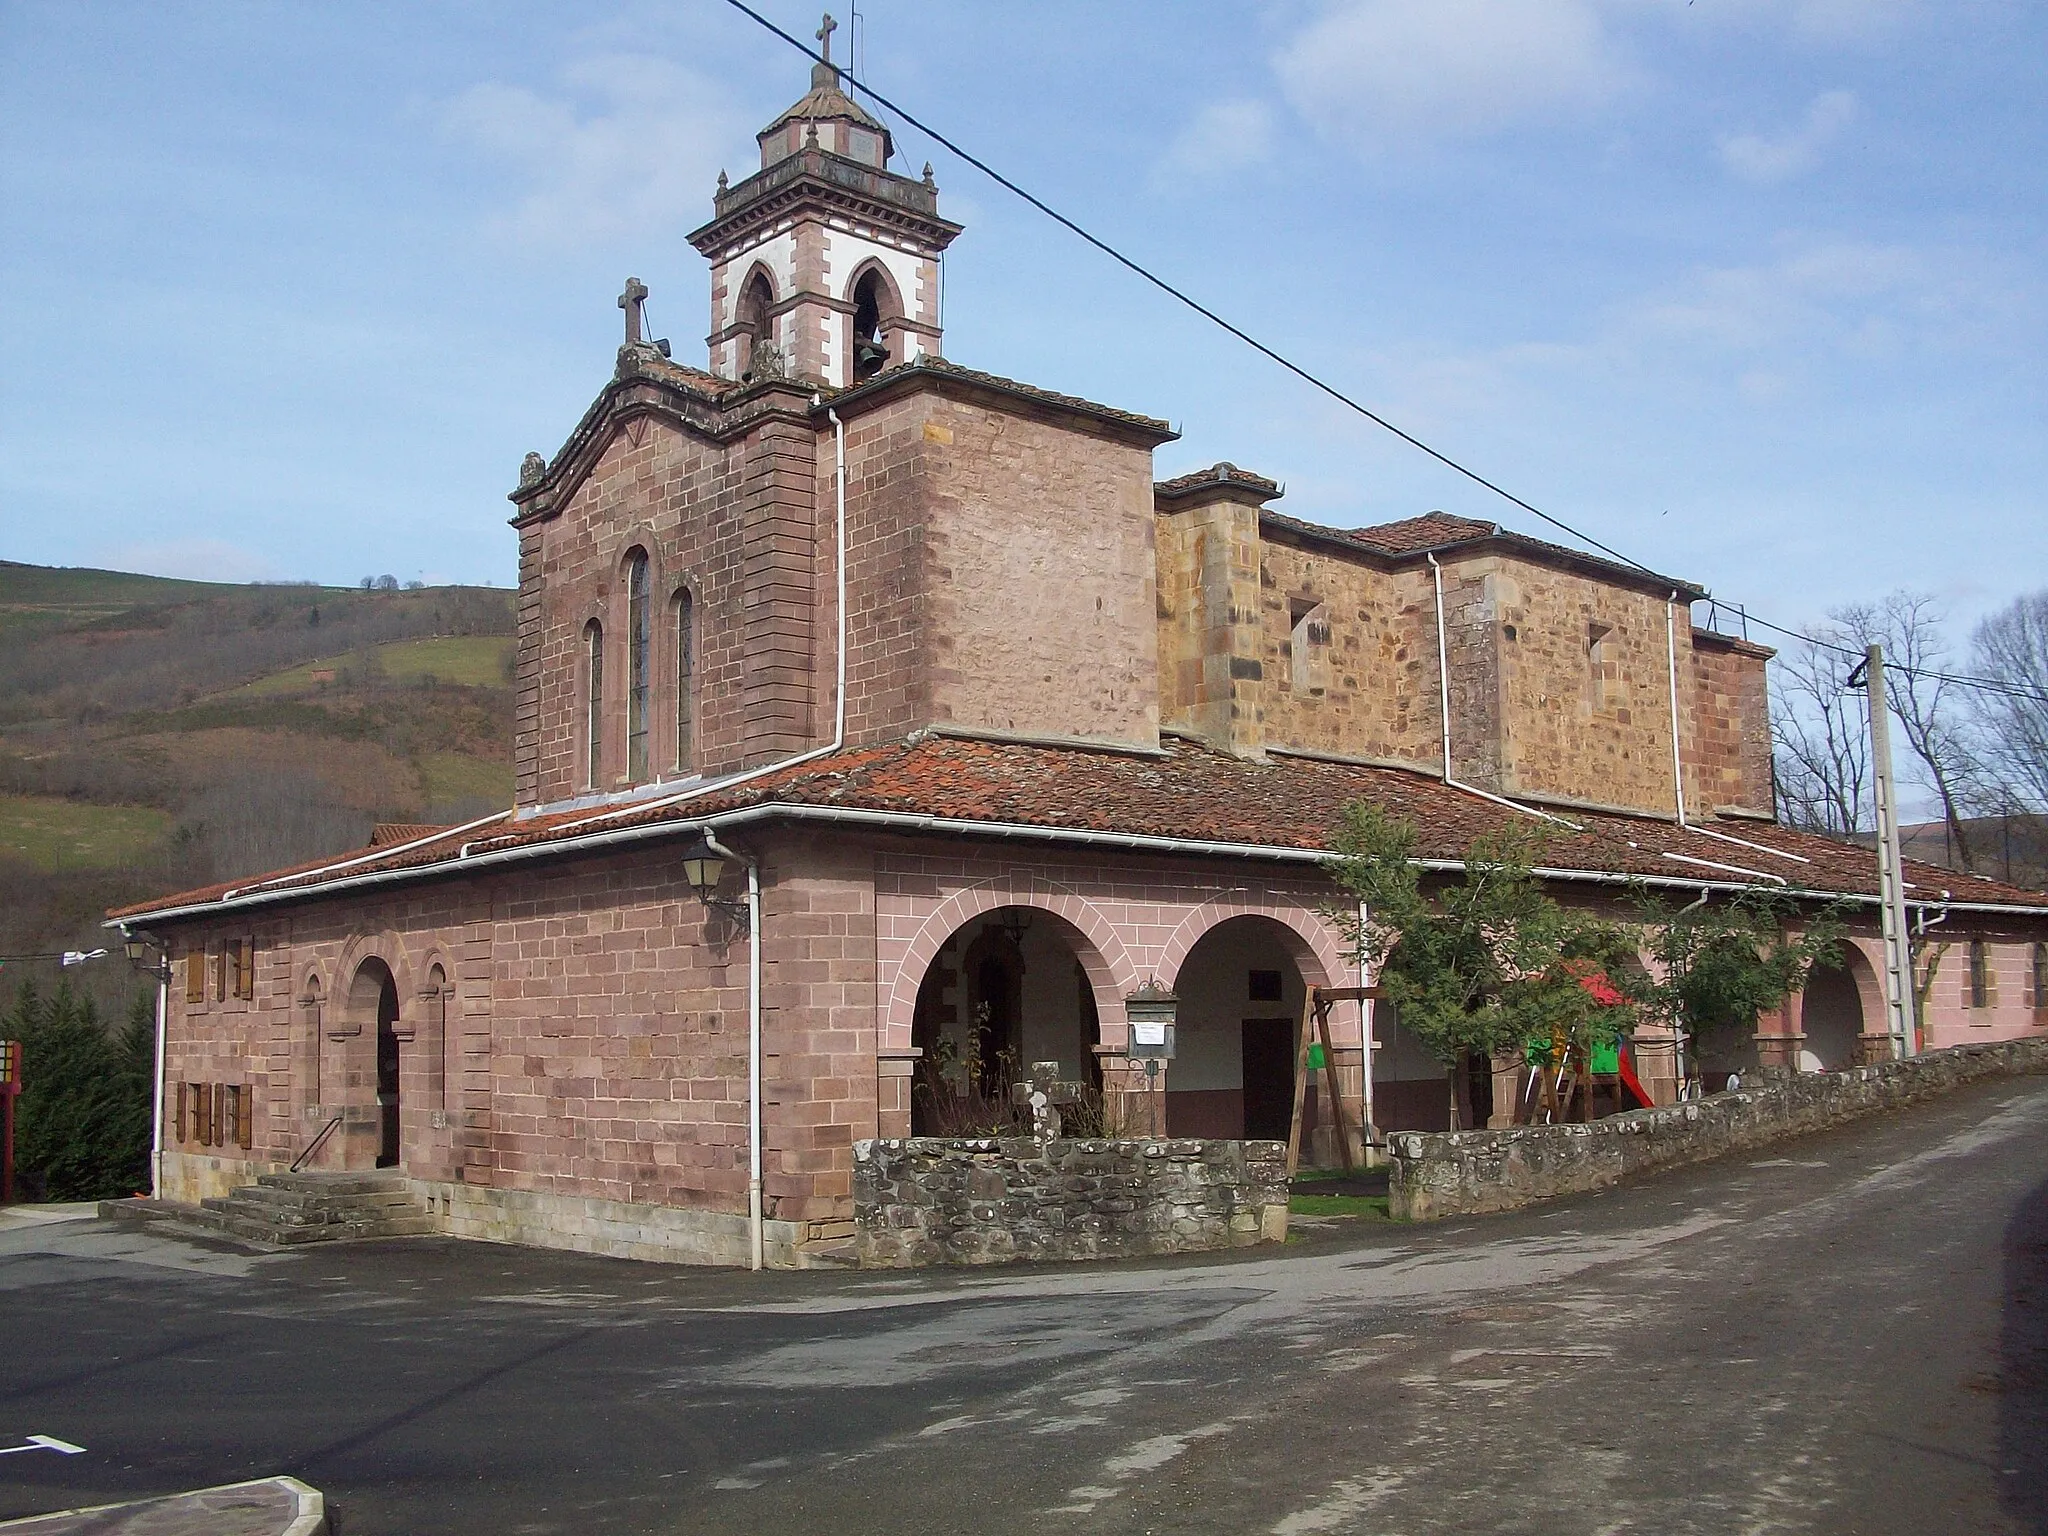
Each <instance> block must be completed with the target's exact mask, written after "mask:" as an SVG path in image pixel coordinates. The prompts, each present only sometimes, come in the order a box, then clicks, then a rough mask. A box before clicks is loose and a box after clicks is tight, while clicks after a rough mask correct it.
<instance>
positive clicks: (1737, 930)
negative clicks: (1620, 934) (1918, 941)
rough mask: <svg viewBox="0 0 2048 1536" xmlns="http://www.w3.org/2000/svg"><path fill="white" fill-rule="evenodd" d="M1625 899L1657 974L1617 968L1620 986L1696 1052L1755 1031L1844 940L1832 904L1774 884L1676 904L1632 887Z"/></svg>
mask: <svg viewBox="0 0 2048 1536" xmlns="http://www.w3.org/2000/svg"><path fill="white" fill-rule="evenodd" d="M1630 901H1631V904H1632V905H1633V906H1634V908H1635V910H1636V913H1637V915H1638V917H1639V919H1640V925H1639V932H1640V935H1641V940H1642V945H1643V949H1644V951H1645V952H1646V953H1647V954H1648V955H1649V956H1650V957H1651V959H1652V960H1653V961H1654V962H1655V963H1656V970H1657V972H1658V974H1655V975H1652V974H1650V973H1648V972H1645V971H1642V970H1640V969H1637V970H1635V971H1634V972H1632V973H1631V974H1628V975H1626V976H1624V977H1623V990H1624V991H1625V992H1627V993H1628V994H1629V995H1630V997H1631V998H1632V999H1633V1000H1634V1002H1635V1003H1636V1005H1637V1006H1638V1007H1639V1008H1640V1009H1641V1011H1642V1013H1643V1014H1644V1015H1645V1016H1646V1017H1648V1018H1651V1019H1654V1020H1657V1021H1658V1022H1660V1023H1662V1024H1664V1025H1666V1026H1667V1027H1669V1028H1670V1029H1672V1030H1673V1031H1674V1033H1675V1034H1676V1035H1677V1036H1678V1038H1679V1039H1680V1040H1681V1041H1682V1043H1683V1045H1684V1047H1685V1050H1686V1054H1687V1056H1688V1057H1689V1058H1691V1059H1694V1060H1696V1059H1697V1052H1698V1049H1699V1046H1700V1044H1701V1042H1703V1041H1705V1040H1710V1039H1713V1038H1715V1037H1716V1036H1720V1037H1723V1038H1725V1037H1726V1036H1727V1035H1729V1034H1730V1033H1740V1032H1747V1031H1752V1030H1754V1029H1755V1028H1756V1021H1757V1016H1758V1015H1759V1014H1761V1013H1764V1012H1767V1011H1769V1010H1770V1009H1773V1008H1777V1007H1779V1006H1781V1005H1782V1004H1783V1003H1784V1001H1785V999H1786V998H1787V997H1789V996H1791V995H1792V994H1793V993H1794V992H1797V991H1800V990H1801V989H1803V988H1804V987H1805V985H1806V979H1807V977H1808V976H1809V975H1811V974H1812V972H1813V968H1814V967H1815V966H1816V965H1827V964H1831V963H1833V962H1834V961H1835V959H1836V958H1837V956H1838V955H1839V953H1840V949H1841V939H1842V933H1843V925H1842V920H1841V917H1840V916H1839V914H1838V913H1837V911H1836V910H1835V909H1834V908H1833V907H1827V908H1823V909H1822V910H1821V911H1820V912H1818V913H1802V912H1801V910H1800V907H1799V903H1798V902H1797V901H1795V900H1794V899H1793V898H1792V897H1790V896H1788V895H1785V894H1784V893H1782V892H1779V891H1770V890H1756V889H1752V890H1745V891H1739V892H1737V893H1735V894H1734V895H1732V896H1729V897H1726V898H1723V899H1719V900H1712V901H1704V902H1695V903H1693V904H1691V905H1689V906H1683V907H1677V906H1673V905H1672V904H1671V903H1669V902H1667V901H1664V900H1662V899H1661V898H1659V897H1657V896H1655V895H1653V894H1652V893H1651V892H1650V891H1648V890H1647V889H1645V888H1642V887H1638V888H1637V889H1636V890H1634V891H1633V892H1632V893H1631V895H1630ZM1795 925H1796V926H1797V928H1798V929H1799V931H1798V932H1797V934H1796V935H1795V933H1794V932H1793V928H1794V927H1795Z"/></svg>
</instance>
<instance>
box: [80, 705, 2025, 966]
mask: <svg viewBox="0 0 2048 1536" xmlns="http://www.w3.org/2000/svg"><path fill="white" fill-rule="evenodd" d="M1354 800H1367V801H1371V802H1372V803H1374V804H1377V805H1380V806H1382V807H1383V808H1384V809H1386V810H1387V811H1389V812H1390V813H1392V814H1394V815H1397V816H1400V817H1403V818H1405V819H1406V820H1408V821H1409V822H1411V823H1412V824H1414V825H1415V826H1416V828H1417V829H1418V831H1419V833H1420V835H1421V842H1420V844H1419V845H1418V848H1417V855H1418V857H1419V858H1420V859H1421V861H1422V862H1423V863H1424V864H1425V865H1426V866H1427V867H1430V868H1435V869H1455V868H1457V867H1460V861H1461V859H1462V856H1463V854H1464V851H1465V849H1466V848H1467V847H1469V845H1470V844H1471V841H1472V839H1473V838H1474V837H1476V836H1478V835H1479V834H1480V833H1482V832H1484V831H1487V830H1489V829H1491V828H1494V827H1497V826H1499V825H1501V824H1503V823H1507V822H1513V823H1521V822H1522V820H1523V813H1521V812H1517V811H1515V810H1512V809H1509V808H1507V807H1504V806H1500V805H1496V804H1493V803H1491V802H1489V801H1486V800H1482V799H1480V798H1478V797H1477V796H1474V795H1470V794H1467V793H1465V792H1463V791H1461V790H1458V789H1455V788H1452V787H1450V786H1448V785H1445V784H1443V783H1442V782H1440V781H1439V780H1437V779H1434V778H1431V777H1429V776H1427V775H1425V774H1421V773H1417V772H1413V771H1410V770H1406V769H1395V768H1367V767H1360V766H1355V765H1351V764H1337V763H1324V762H1316V761H1310V760H1301V759H1277V758H1276V759H1273V760H1271V761H1268V762H1249V761H1245V760H1242V759H1239V758H1235V757H1232V756H1229V755H1228V754H1225V753H1221V752H1216V751H1213V750H1211V749H1209V748H1207V747H1201V746H1197V745H1193V744H1188V743H1181V742H1170V743H1169V744H1168V747H1167V750H1166V752H1165V753H1164V755H1163V756H1160V757H1152V756H1141V757H1134V756H1131V755H1128V754H1125V753H1117V752H1106V751H1097V750H1090V749H1085V748H1074V747H1055V746H1032V745H1021V744H1017V743H1008V742H991V741H982V740H976V739H971V738H959V737H951V736H938V735H932V734H923V735H918V736H913V737H911V738H909V739H908V740H905V741H900V742H893V743H889V744H887V745H881V746H873V747H859V748H851V749H848V750H846V751H844V752H840V753H837V754H835V755H833V756H831V757H828V758H822V759H819V760H817V761H815V762H811V763H807V764H803V765H800V766H798V767H794V768H791V769H789V770H787V771H785V772H783V773H779V774H775V773H771V774H768V775H765V776H763V777H761V778H758V779H755V780H753V781H752V782H750V783H747V784H745V785H741V786H736V787H734V788H732V789H730V790H721V789H720V788H718V787H717V786H711V787H710V788H709V790H708V791H707V792H705V793H702V794H701V795H700V796H698V797H697V798H695V799H692V800H688V801H683V802H680V803H676V804H662V803H660V802H656V803H653V804H650V805H646V806H640V807H628V808H621V809H620V810H618V811H616V812H614V813H610V814H603V813H594V812H591V811H588V810H585V811H580V812H564V813H559V814H556V815H553V816H547V817H536V818H534V819H533V820H531V821H527V822H522V823H519V824H518V825H517V827H516V828H511V827H509V826H508V824H507V822H509V818H508V819H507V822H500V823H494V824H490V825H486V826H480V827H471V828H467V829H456V830H452V831H450V832H449V833H447V834H444V835H443V836H441V837H440V838H438V839H436V840H433V841H428V842H421V843H418V844H415V845H413V846H410V847H404V848H400V849H394V850H393V851H392V852H391V853H390V854H388V855H380V854H377V853H376V852H374V851H372V852H371V853H370V854H368V855H357V856H355V857H354V858H352V859H351V860H349V861H347V864H346V868H340V869H338V868H336V864H337V861H334V860H327V861H323V862H322V863H320V864H316V865H309V866H302V867H301V868H300V869H298V870H296V871H291V870H288V871H282V872H280V873H278V874H276V875H272V876H268V877H259V878H256V879H250V880H244V881H240V882H236V883H233V884H221V885H216V886H210V887H207V888H205V889H202V890H196V891H187V892H184V893H182V894H179V895H176V896H166V897H162V898H159V899H158V900H155V901H151V902H143V903H138V904H136V905H134V906H130V907H125V908H121V909H119V910H117V911H115V912H113V913H110V914H109V917H110V920H111V921H113V922H114V923H115V924H117V925H119V924H131V925H138V926H139V925H147V924H150V923H161V922H172V921H179V920H189V919H195V918H203V917H206V916H208V915H211V914H214V913H219V912H225V911H236V910H243V909H248V908H252V907H258V906H268V905H273V904H277V903H283V902H294V901H306V900H314V899H321V898H325V897H329V896H336V895H341V894H344V893H346V892H348V891H352V890H359V889H362V888H365V887H368V886H381V885H389V884H392V883H396V882H410V881H414V880H429V879H438V878H463V877H467V876H469V875H471V874H475V873H482V872H485V871H488V870H491V869H493V868H499V867H503V866H506V865H509V864H513V863H520V862H525V861H527V860H533V859H542V858H548V859H553V858H567V857H572V856H576V855H582V854H596V853H602V852H607V851H613V850H616V849H618V848H620V847H623V846H630V845H633V844H638V843H643V842H648V841H653V840H659V839H676V838H684V837H694V836H697V835H701V833H702V831H703V830H704V829H705V828H706V827H715V828H716V829H717V830H718V831H719V833H720V835H721V836H725V835H727V834H728V833H735V832H738V831H740V830H742V829H744V828H745V827H747V826H750V825H758V824H763V823H772V822H790V823H797V824H804V823H810V824H821V823H836V824H838V825H839V826H840V827H841V828H842V829H846V830H852V831H856V832H858V831H862V830H866V831H869V832H873V833H893V834H897V835H907V836H943V837H967V838H976V839H995V840H1005V839H1007V840H1012V841H1015V840H1020V839H1021V840H1029V841H1032V842H1037V843H1045V844H1051V845H1066V846H1069V847H1077V848H1079V847H1088V846H1094V847H1097V848H1102V847H1110V848H1115V849H1118V850H1121V851H1125V852H1130V853H1145V854H1155V855H1160V856H1166V857H1207V858H1218V857H1221V858H1242V859H1246V860H1250V861H1254V862H1265V863H1269V864H1274V865H1282V866H1294V867H1297V868H1298V867H1300V866H1302V865H1314V864H1318V863H1320V862H1322V861H1323V860H1324V859H1326V858H1327V857H1328V854H1327V851H1326V845H1327V840H1328V838H1329V835H1330V832H1331V829H1332V828H1334V827H1335V826H1336V825H1337V822H1338V819H1339V817H1340V816H1341V814H1342V811H1343V808H1344V806H1345V805H1347V804H1348V803H1350V802H1352V801H1354ZM1546 826H1547V827H1548V829H1549V832H1550V833H1551V837H1550V841H1549V843H1548V845H1547V847H1546V849H1545V852H1544V854H1543V868H1542V873H1543V874H1544V875H1545V876H1546V877H1547V878H1550V879H1554V880H1557V881H1559V882H1564V883H1568V884H1569V883H1580V884H1591V885H1596V886H1607V887H1613V886H1617V885H1623V884H1627V883H1629V882H1632V881H1641V882H1643V883H1645V884H1648V885H1653V886H1659V887H1664V888H1680V889H1684V890H1687V891H1697V890H1701V889H1708V890H1721V891H1728V890H1739V889H1746V888H1753V887H1759V886H1770V887H1772V888H1773V889H1782V890H1785V891H1787V892H1788V893H1790V894H1793V895H1797V896H1802V897H1809V898H1812V899H1815V900H1827V899H1832V898H1837V897H1840V898H1846V899H1848V900H1850V901H1852V902H1855V903H1858V904H1862V905H1874V904H1875V900H1876V897H1875V879H1874V873H1875V871H1874V865H1873V861H1872V857H1871V854H1870V852H1869V850H1868V849H1865V848H1860V847H1855V846H1853V845H1849V844H1844V843H1838V842H1835V841H1833V840H1832V839H1829V838H1823V837H1818V836H1815V835H1813V834H1810V833H1802V832H1795V831H1792V830H1790V829H1788V828H1784V827H1779V826H1775V825H1768V824H1766V825H1761V826H1760V825H1758V824H1756V823H1753V822H1728V823H1725V824H1723V823H1716V824H1715V826H1714V827H1713V828H1712V829H1711V830H1726V831H1729V832H1732V833H1734V834H1735V835H1738V836H1740V837H1742V838H1744V839H1746V840H1747V841H1748V842H1750V843H1752V844H1763V845H1765V846H1766V847H1767V848H1769V849H1772V850H1775V852H1765V851H1762V850H1758V849H1751V848H1745V847H1741V846H1738V845H1735V844H1731V843H1728V842H1725V841H1721V840H1719V839H1716V838H1712V837H1708V836H1705V835H1702V834H1701V832H1699V831H1698V830H1695V829H1691V828H1682V827H1679V826H1677V825H1676V824H1675V823H1673V822H1670V821H1659V820H1656V819H1653V818H1649V817H1631V816H1626V815H1619V814H1614V813H1598V812H1584V811H1574V812H1572V813H1571V814H1570V815H1569V816H1568V817H1559V818H1554V819H1553V820H1552V821H1550V822H1548V823H1546ZM1908 874H1909V876H1910V878H1911V880H1912V881H1913V884H1914V888H1913V890H1912V891H1910V892H1909V896H1908V900H1909V903H1910V904H1912V905H1915V906H1924V907H1935V908H1939V907H1948V908H1953V909H1955V910H1958V911H1975V912H1981V913H1995V914H2003V915H2006V916H2009V917H2017V918H2021V919H2025V920H2036V919H2038V920H2039V922H2038V926H2039V927H2040V929H2041V932H2042V933H2043V935H2044V936H2048V894H2044V893H2042V892H2034V891H2023V890H2019V889H2017V888H2015V887H2011V886H2006V885H2001V884H1999V883H1997V882H1995V881H1990V880H1984V879H1980V878H1978V877H1976V876H1971V875H1963V874H1958V873H1955V872H1952V871H1949V870H1944V869H1937V868H1934V867H1933V866H1929V865H1924V864H1917V863H1916V864H1910V865H1909V866H1908ZM1780 881H1782V882H1784V883H1783V885H1780V884H1779V882H1780Z"/></svg>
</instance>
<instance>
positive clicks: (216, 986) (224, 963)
mask: <svg viewBox="0 0 2048 1536" xmlns="http://www.w3.org/2000/svg"><path fill="white" fill-rule="evenodd" d="M213 1000H214V1001H215V1002H216V1003H224V1002H226V1001H227V1000H228V946H227V941H226V940H222V941H221V946H220V948H219V949H216V950H215V951H214V952H213Z"/></svg>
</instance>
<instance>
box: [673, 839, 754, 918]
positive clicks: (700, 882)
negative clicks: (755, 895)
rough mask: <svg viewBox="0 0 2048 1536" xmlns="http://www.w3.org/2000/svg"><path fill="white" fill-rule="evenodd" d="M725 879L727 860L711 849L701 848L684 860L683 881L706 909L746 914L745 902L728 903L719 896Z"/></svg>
mask: <svg viewBox="0 0 2048 1536" xmlns="http://www.w3.org/2000/svg"><path fill="white" fill-rule="evenodd" d="M724 878H725V860H724V859H722V858H720V857H719V856H718V855H717V854H715V853H712V852H711V851H710V850H709V849H705V848H700V849H698V850H697V851H696V852H695V853H693V854H691V855H690V856H689V857H688V858H686V859H684V860H683V879H684V881H685V882H686V883H687V884H688V885H689V887H690V889H691V891H693V892H694V893H695V894H696V897H697V899H698V900H699V901H701V902H702V903H704V905H705V907H706V908H707V909H708V910H710V911H714V912H724V913H727V914H733V915H738V914H744V913H745V912H746V910H747V904H746V903H745V902H744V901H728V900H724V899H721V898H720V896H719V894H718V884H719V882H720V881H721V880H723V879H724Z"/></svg>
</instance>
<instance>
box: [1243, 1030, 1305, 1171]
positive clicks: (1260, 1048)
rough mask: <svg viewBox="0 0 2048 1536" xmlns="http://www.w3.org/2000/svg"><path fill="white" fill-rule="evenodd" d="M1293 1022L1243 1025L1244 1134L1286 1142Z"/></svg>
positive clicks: (1290, 1113)
mask: <svg viewBox="0 0 2048 1536" xmlns="http://www.w3.org/2000/svg"><path fill="white" fill-rule="evenodd" d="M1294 1043H1295V1042H1294V1020H1292V1019H1246V1020H1245V1021H1244V1134H1245V1136H1246V1138H1247V1139H1249V1140H1253V1141H1285V1140H1286V1139H1287V1131H1288V1127H1289V1126H1290V1124H1291V1123H1292V1122H1293V1119H1294Z"/></svg>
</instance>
